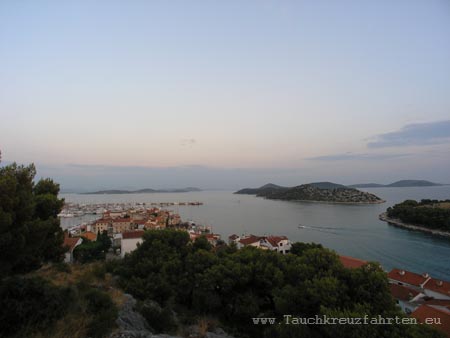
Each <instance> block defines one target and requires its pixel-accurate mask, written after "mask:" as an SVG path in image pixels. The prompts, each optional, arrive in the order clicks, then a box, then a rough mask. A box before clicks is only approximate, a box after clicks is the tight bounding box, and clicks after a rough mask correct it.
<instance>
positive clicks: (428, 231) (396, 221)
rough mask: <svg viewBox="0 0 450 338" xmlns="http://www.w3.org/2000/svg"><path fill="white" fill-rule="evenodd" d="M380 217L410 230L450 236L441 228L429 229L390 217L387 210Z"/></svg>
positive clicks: (384, 220) (449, 233)
mask: <svg viewBox="0 0 450 338" xmlns="http://www.w3.org/2000/svg"><path fill="white" fill-rule="evenodd" d="M378 219H379V220H380V221H383V222H386V223H388V224H390V225H393V226H396V227H398V228H403V229H408V230H413V231H420V232H425V233H428V234H432V235H435V236H440V237H445V238H450V232H446V231H441V230H435V229H429V228H425V227H423V226H420V225H414V224H408V223H403V222H402V221H401V220H399V219H395V218H389V217H388V216H387V213H386V212H383V213H382V214H380V215H379V216H378Z"/></svg>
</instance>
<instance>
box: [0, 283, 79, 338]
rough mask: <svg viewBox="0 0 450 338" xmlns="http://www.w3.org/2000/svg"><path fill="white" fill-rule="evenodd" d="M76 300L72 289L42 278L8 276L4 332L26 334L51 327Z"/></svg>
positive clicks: (1, 310)
mask: <svg viewBox="0 0 450 338" xmlns="http://www.w3.org/2000/svg"><path fill="white" fill-rule="evenodd" d="M73 300H74V297H73V293H72V292H71V290H70V289H68V288H60V287H56V286H53V285H51V284H49V283H48V282H46V281H44V280H43V279H41V278H21V277H14V278H10V279H7V280H5V281H3V282H1V284H0V323H2V324H1V325H0V336H1V337H7V336H12V335H16V336H26V333H25V332H24V331H26V330H32V331H34V330H35V329H38V330H39V329H45V328H48V327H49V326H51V325H52V324H53V323H54V322H55V321H56V320H57V319H59V318H61V317H62V316H63V315H64V314H65V313H66V311H67V307H68V306H67V305H68V304H71V303H72V301H73ZM22 333H23V334H22Z"/></svg>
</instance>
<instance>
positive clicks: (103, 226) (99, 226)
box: [92, 218, 112, 233]
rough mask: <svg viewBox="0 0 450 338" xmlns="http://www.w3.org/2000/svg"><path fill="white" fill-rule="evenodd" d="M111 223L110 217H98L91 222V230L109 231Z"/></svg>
mask: <svg viewBox="0 0 450 338" xmlns="http://www.w3.org/2000/svg"><path fill="white" fill-rule="evenodd" d="M111 224H112V219H111V218H100V219H98V220H96V221H95V222H94V223H93V224H92V232H93V233H98V232H100V233H102V232H103V231H108V233H109V232H110V229H111V226H112V225H111Z"/></svg>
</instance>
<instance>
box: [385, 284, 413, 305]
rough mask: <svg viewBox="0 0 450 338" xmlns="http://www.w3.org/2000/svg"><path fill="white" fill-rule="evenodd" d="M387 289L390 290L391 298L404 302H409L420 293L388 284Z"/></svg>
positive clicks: (401, 286) (405, 287)
mask: <svg viewBox="0 0 450 338" xmlns="http://www.w3.org/2000/svg"><path fill="white" fill-rule="evenodd" d="M389 288H390V289H391V294H392V297H394V298H395V299H400V300H404V301H410V300H411V299H413V298H414V297H416V296H417V295H418V294H419V293H420V292H419V291H417V290H414V289H412V288H408V287H407V286H403V285H397V284H389Z"/></svg>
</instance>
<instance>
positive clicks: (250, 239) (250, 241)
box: [239, 235, 264, 245]
mask: <svg viewBox="0 0 450 338" xmlns="http://www.w3.org/2000/svg"><path fill="white" fill-rule="evenodd" d="M263 238H264V237H259V236H254V235H250V236H248V237H246V238H241V239H240V240H239V243H241V244H243V245H250V244H253V243H256V242H259V241H260V240H261V239H263Z"/></svg>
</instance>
